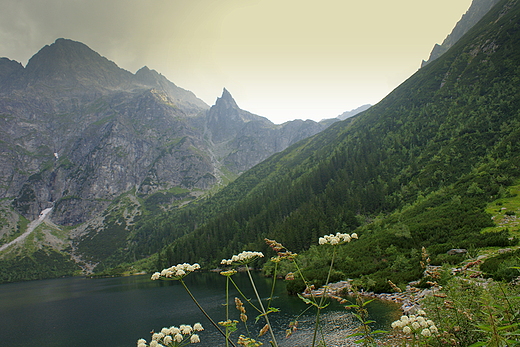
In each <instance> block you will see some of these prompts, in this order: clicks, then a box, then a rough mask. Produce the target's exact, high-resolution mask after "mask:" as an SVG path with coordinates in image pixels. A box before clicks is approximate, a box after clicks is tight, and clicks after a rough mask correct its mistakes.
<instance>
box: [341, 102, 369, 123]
mask: <svg viewBox="0 0 520 347" xmlns="http://www.w3.org/2000/svg"><path fill="white" fill-rule="evenodd" d="M370 107H372V105H369V104H366V105H363V106H359V107H358V108H355V109H353V110H350V111H346V112H343V113H342V114H340V115H339V116H338V117H337V118H338V119H340V120H345V119H347V118H350V117H354V116H355V115H357V114H358V113H361V112H363V111H366V110H368V109H369V108H370Z"/></svg>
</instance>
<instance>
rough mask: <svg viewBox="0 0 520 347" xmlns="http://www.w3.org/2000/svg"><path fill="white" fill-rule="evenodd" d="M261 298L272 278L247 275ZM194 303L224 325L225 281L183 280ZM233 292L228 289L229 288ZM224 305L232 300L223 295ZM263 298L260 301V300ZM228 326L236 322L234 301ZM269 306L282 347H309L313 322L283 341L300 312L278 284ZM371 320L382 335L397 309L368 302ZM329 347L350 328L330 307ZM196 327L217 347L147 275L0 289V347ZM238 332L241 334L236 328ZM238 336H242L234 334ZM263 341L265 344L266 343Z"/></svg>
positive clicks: (176, 288)
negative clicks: (231, 320) (188, 326)
mask: <svg viewBox="0 0 520 347" xmlns="http://www.w3.org/2000/svg"><path fill="white" fill-rule="evenodd" d="M254 278H255V283H256V284H257V287H258V290H259V292H260V294H261V295H262V294H265V295H266V296H267V295H268V293H270V288H271V284H272V279H268V278H264V277H261V276H258V275H257V276H254ZM233 279H234V280H235V282H236V283H237V284H238V285H239V287H240V288H241V289H242V290H243V291H244V293H245V294H246V296H248V298H253V297H254V294H253V291H252V289H251V286H250V284H249V281H248V279H247V275H246V274H237V275H235V276H234V277H233ZM185 281H186V283H187V284H188V287H189V288H190V290H191V291H192V292H193V294H194V295H195V297H196V298H197V299H198V300H199V303H200V304H201V305H202V306H203V307H204V308H205V309H206V310H207V311H208V313H209V314H210V316H211V317H212V318H213V319H214V320H215V321H221V320H225V307H224V303H225V281H226V279H225V278H224V277H223V276H220V275H218V274H216V273H193V274H190V275H189V276H187V277H186V278H185ZM231 288H232V287H231ZM230 295H231V298H233V297H235V296H238V293H237V292H236V290H234V289H233V290H230ZM266 299H267V298H266ZM230 303H231V306H232V307H231V308H230V312H231V315H233V316H232V317H231V318H232V319H238V313H237V311H236V310H235V308H234V302H233V299H231V301H230ZM272 306H273V307H276V308H279V309H280V312H279V313H276V314H272V315H270V319H271V321H272V324H273V327H275V333H276V334H277V339H278V341H279V344H280V345H281V346H286V347H299V346H302V347H303V346H310V342H309V341H311V340H312V332H313V324H314V315H313V314H312V313H311V312H312V310H309V311H307V312H308V313H306V314H304V315H303V316H301V317H300V318H299V319H298V321H299V329H298V331H297V332H296V333H295V334H294V335H293V336H291V337H290V338H289V339H286V338H285V337H284V335H285V329H286V328H287V327H288V323H289V322H290V321H291V320H294V318H295V317H296V316H297V315H298V314H300V313H301V312H302V311H303V310H305V309H306V305H305V304H304V303H303V302H302V301H301V300H300V299H298V298H297V297H294V296H288V295H287V294H286V293H285V290H284V283H283V281H279V282H278V283H277V290H276V293H275V299H274V300H273V302H272ZM246 309H247V310H248V312H247V314H248V316H249V322H248V324H249V328H250V330H251V331H258V330H259V329H260V328H261V327H262V326H263V325H264V323H263V322H262V321H259V322H258V324H256V325H255V324H254V317H255V316H256V313H255V312H254V311H253V310H252V308H251V307H250V306H249V307H248V306H247V305H246ZM369 309H370V314H371V316H370V318H371V319H374V320H376V321H377V322H378V326H377V327H376V328H388V326H389V324H390V322H391V321H392V320H394V319H395V316H396V315H398V312H397V306H396V305H394V304H391V303H384V302H374V303H372V304H371V305H370V307H369ZM322 319H323V321H324V322H325V329H326V330H325V333H326V335H327V336H328V337H329V338H330V339H331V340H333V341H330V342H329V346H350V345H353V344H352V343H349V342H347V341H346V340H345V339H344V338H343V337H344V336H346V335H348V334H349V333H351V332H352V329H353V328H355V327H356V323H355V322H354V320H353V319H352V315H351V314H349V313H348V311H346V310H345V309H344V308H343V307H342V306H341V305H339V304H338V303H336V302H332V303H331V305H330V306H329V307H328V308H327V309H326V310H325V313H324V314H323V315H322ZM196 322H200V323H202V325H203V326H204V327H205V328H206V330H204V331H203V332H201V334H200V337H201V343H200V344H198V346H200V347H210V346H211V347H216V346H224V345H225V343H224V341H223V339H222V337H221V336H220V335H219V334H218V332H217V331H216V329H214V328H213V327H212V326H211V324H210V323H209V322H208V321H207V320H206V318H205V317H204V316H203V315H202V314H201V313H200V312H199V311H198V309H197V307H196V306H195V304H194V303H193V302H192V301H191V299H190V298H189V296H188V294H187V293H186V292H185V290H184V288H183V287H182V286H181V285H180V283H178V282H176V281H168V282H165V281H151V280H150V277H149V276H132V277H121V278H103V279H85V278H79V277H74V278H62V279H54V280H43V281H31V282H21V283H10V284H3V285H0V341H2V342H1V345H2V346H3V347H25V346H29V345H31V346H39V347H61V346H67V347H93V346H95V347H108V346H110V347H123V346H135V345H136V341H137V339H138V338H145V339H146V340H149V339H150V336H151V334H150V331H151V330H155V331H159V330H160V329H161V328H162V327H165V326H171V325H180V324H194V323H196ZM241 329H243V328H242V327H241ZM241 333H245V331H244V330H241V331H238V332H235V333H234V334H235V335H236V337H238V335H239V334H241ZM264 342H267V336H266V339H265V340H264Z"/></svg>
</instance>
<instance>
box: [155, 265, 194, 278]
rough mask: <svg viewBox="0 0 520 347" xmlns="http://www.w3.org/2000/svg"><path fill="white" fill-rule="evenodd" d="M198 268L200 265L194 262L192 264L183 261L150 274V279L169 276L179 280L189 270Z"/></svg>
mask: <svg viewBox="0 0 520 347" xmlns="http://www.w3.org/2000/svg"><path fill="white" fill-rule="evenodd" d="M198 269H200V265H199V264H197V263H195V264H193V265H191V264H188V263H184V264H177V265H175V266H172V267H169V268H167V269H163V270H162V271H161V272H156V273H154V274H153V275H152V280H154V281H155V280H158V279H160V278H171V279H174V280H180V279H181V278H183V277H184V276H186V275H188V274H189V273H190V272H193V271H195V270H198Z"/></svg>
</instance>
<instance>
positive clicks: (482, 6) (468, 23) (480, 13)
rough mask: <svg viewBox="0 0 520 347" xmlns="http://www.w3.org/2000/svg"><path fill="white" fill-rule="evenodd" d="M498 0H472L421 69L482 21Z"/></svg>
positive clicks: (424, 61)
mask: <svg viewBox="0 0 520 347" xmlns="http://www.w3.org/2000/svg"><path fill="white" fill-rule="evenodd" d="M499 1H500V0H473V2H472V3H471V6H470V7H469V9H468V11H467V12H466V13H465V14H464V15H463V16H462V18H461V19H460V21H458V22H457V24H456V25H455V28H453V31H452V32H451V33H450V34H449V35H448V36H447V37H446V39H444V41H443V42H442V44H440V45H439V44H435V46H434V47H433V50H432V51H431V53H430V57H429V58H428V60H423V61H422V64H421V67H423V66H425V65H427V64H429V63H431V62H432V61H434V60H435V59H437V58H439V57H440V56H441V55H443V54H444V53H445V52H446V51H447V50H448V49H450V48H451V47H452V46H453V45H454V44H455V43H456V42H457V41H458V40H459V39H460V38H461V37H462V36H463V35H464V34H465V33H467V32H468V31H469V30H470V29H471V28H472V27H473V26H474V25H475V24H477V23H478V21H479V20H481V19H482V17H484V16H485V15H486V13H488V12H489V10H490V9H491V8H492V7H493V6H495V5H496V4H497V3H498V2H499Z"/></svg>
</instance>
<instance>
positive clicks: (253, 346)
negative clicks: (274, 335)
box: [237, 335, 263, 347]
mask: <svg viewBox="0 0 520 347" xmlns="http://www.w3.org/2000/svg"><path fill="white" fill-rule="evenodd" d="M237 343H238V344H239V345H240V346H246V347H258V346H261V345H263V343H262V342H260V341H256V340H254V339H252V338H250V337H245V336H244V335H240V336H239V337H238V341H237Z"/></svg>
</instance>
